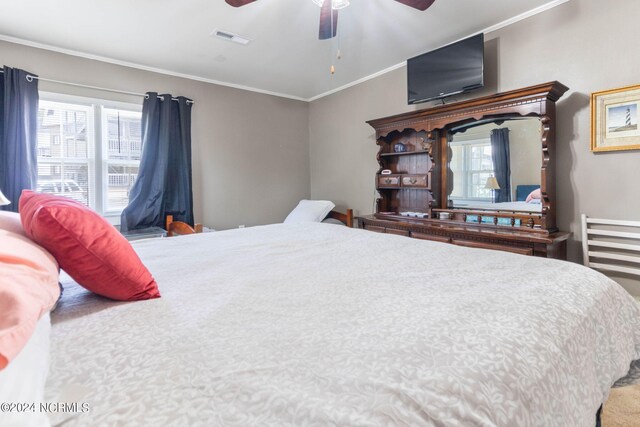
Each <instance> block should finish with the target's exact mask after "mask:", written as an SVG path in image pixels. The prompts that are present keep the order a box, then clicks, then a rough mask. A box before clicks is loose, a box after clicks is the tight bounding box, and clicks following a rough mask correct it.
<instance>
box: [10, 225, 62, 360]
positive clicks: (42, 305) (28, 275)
mask: <svg viewBox="0 0 640 427" xmlns="http://www.w3.org/2000/svg"><path fill="white" fill-rule="evenodd" d="M59 296H60V288H59V287H58V264H57V263H56V260H55V259H54V258H53V256H51V254H50V253H48V252H47V251H46V250H45V249H43V248H42V247H40V246H38V245H36V244H35V243H33V242H32V241H31V240H29V239H28V238H27V237H25V236H21V235H19V234H17V233H12V232H10V231H6V230H0V369H4V368H5V367H6V366H7V365H8V364H9V362H11V360H13V358H14V357H16V355H17V354H18V353H19V352H20V350H22V348H23V347H24V346H25V344H26V343H27V341H28V340H29V338H30V337H31V335H32V334H33V331H34V330H35V327H36V323H37V322H38V319H40V317H41V316H42V315H43V314H44V313H46V312H47V311H49V310H50V309H51V307H53V305H54V304H55V303H56V301H57V300H58V297H59Z"/></svg>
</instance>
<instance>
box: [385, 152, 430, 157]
mask: <svg viewBox="0 0 640 427" xmlns="http://www.w3.org/2000/svg"><path fill="white" fill-rule="evenodd" d="M410 154H429V152H428V151H427V150H421V151H405V152H402V153H380V156H381V157H387V156H389V157H391V156H408V155H410Z"/></svg>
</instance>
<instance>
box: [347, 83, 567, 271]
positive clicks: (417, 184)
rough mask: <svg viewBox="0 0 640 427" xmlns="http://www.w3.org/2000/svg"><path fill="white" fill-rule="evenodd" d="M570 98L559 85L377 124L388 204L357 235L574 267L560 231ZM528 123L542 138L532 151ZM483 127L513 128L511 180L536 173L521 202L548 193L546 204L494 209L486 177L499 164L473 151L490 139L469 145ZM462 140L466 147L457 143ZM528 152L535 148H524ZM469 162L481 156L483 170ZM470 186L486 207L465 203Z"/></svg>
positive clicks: (382, 190)
mask: <svg viewBox="0 0 640 427" xmlns="http://www.w3.org/2000/svg"><path fill="white" fill-rule="evenodd" d="M567 90H568V88H567V87H566V86H564V85H562V84H561V83H558V82H550V83H545V84H540V85H536V86H531V87H527V88H523V89H519V90H514V91H510V92H504V93H498V94H495V95H490V96H485V97H481V98H476V99H471V100H466V101H461V102H456V103H452V104H446V105H438V106H435V107H432V108H428V109H424V110H418V111H412V112H408V113H404V114H399V115H395V116H391V117H385V118H381V119H376V120H371V121H368V122H367V123H369V124H370V125H371V126H372V127H373V128H374V129H375V131H376V143H377V145H378V146H379V150H378V153H377V161H378V164H379V169H378V172H377V174H376V176H375V185H376V189H377V191H378V194H379V198H378V199H377V200H376V212H375V213H374V214H372V215H367V216H361V217H359V218H358V226H359V227H360V228H364V229H367V230H371V231H376V232H381V233H390V234H398V235H403V236H407V237H413V238H417V239H425V240H435V241H439V242H445V243H452V244H456V245H461V246H470V247H478V248H487V249H497V250H503V251H508V252H515V253H519V254H525V255H534V256H542V257H550V258H559V259H565V258H566V241H567V238H568V237H569V233H567V232H563V231H559V230H558V228H557V227H556V192H555V165H556V150H555V103H556V101H557V100H558V99H559V98H560V97H561V96H562V95H563V94H564V93H565V92H566V91H567ZM525 119H526V120H535V126H534V129H535V130H536V132H534V133H533V138H532V137H531V135H529V136H528V137H527V139H528V140H532V139H533V141H531V142H529V143H526V142H524V141H525V139H523V138H520V137H519V134H516V133H517V132H515V131H514V129H516V128H517V127H518V126H521V124H522V121H523V120H525ZM483 126H484V127H487V126H488V127H493V128H495V127H502V128H508V129H509V128H510V130H509V132H510V133H512V134H513V137H514V138H513V140H512V141H511V142H509V143H508V144H509V147H510V150H511V158H512V159H514V160H512V162H511V163H512V164H511V176H513V177H515V176H516V175H519V174H520V175H522V174H521V173H520V172H521V171H524V170H525V169H532V170H533V175H534V177H533V178H531V173H530V174H529V178H526V179H529V181H537V180H538V179H539V181H537V182H528V181H525V183H526V184H534V185H526V186H525V185H518V186H517V187H518V192H520V189H531V188H537V187H539V190H538V194H539V199H537V200H533V201H534V202H537V204H533V203H525V202H524V200H520V198H523V196H522V194H518V201H516V203H493V202H492V201H487V199H486V196H487V192H488V191H491V190H488V189H485V188H488V187H489V185H488V182H487V185H486V187H485V185H484V181H485V180H486V178H487V173H488V172H487V171H484V172H483V170H482V167H483V164H486V163H489V164H491V162H487V161H486V159H487V157H488V156H490V155H491V154H490V152H489V155H487V154H486V152H485V153H484V154H483V152H482V147H481V146H480V145H477V147H480V148H477V147H476V148H474V147H473V146H472V145H473V143H474V141H476V140H481V141H485V145H486V144H487V143H486V141H487V140H488V138H489V137H488V136H481V137H474V138H471V137H467V136H465V133H473V132H474V131H475V130H476V129H481V128H482V127H483ZM530 127H531V126H529V128H530ZM530 133H531V132H530ZM458 138H459V139H463V140H464V141H462V142H460V143H458V142H456V139H458ZM526 144H532V145H531V146H528V148H525V145H526ZM464 147H467V148H464ZM526 150H528V152H527V151H526ZM531 150H533V155H531V153H532V151H531ZM455 153H467V155H466V157H469V159H466V160H464V162H463V161H461V160H460V159H459V158H456V157H455V155H457V156H458V157H460V156H463V154H455ZM469 153H479V155H478V156H477V159H475V160H474V159H473V158H472V154H469ZM507 153H509V151H507ZM516 158H517V160H515V159H516ZM476 160H477V161H476ZM529 162H533V163H531V164H528V163H529ZM462 163H464V164H469V165H470V166H469V170H463V169H460V168H459V167H458V166H456V167H453V166H452V164H455V165H459V164H462ZM474 168H475V169H478V170H475V169H474ZM538 175H539V178H538ZM513 179H515V178H513ZM513 179H512V178H510V180H513ZM522 179H525V178H522ZM526 179H525V180H526ZM479 180H482V181H483V182H480V183H479ZM472 181H473V182H472ZM465 184H468V185H466V187H469V188H471V189H472V190H473V191H475V192H476V193H482V194H481V195H480V196H485V198H484V199H483V198H482V197H470V198H468V199H469V200H484V202H482V203H479V204H477V203H476V204H474V203H469V202H468V200H466V201H465V200H464V195H463V196H460V188H462V187H465ZM503 186H506V185H505V184H504V181H503ZM514 187H515V186H514ZM507 188H508V187H507ZM515 190H516V188H511V189H508V190H507V189H505V190H504V191H508V192H509V193H512V194H513V195H514V198H513V199H511V200H514V199H515V193H516V191H515ZM467 191H471V190H467ZM467 195H468V194H467ZM476 196H477V194H476ZM510 196H511V194H510ZM534 205H535V206H534Z"/></svg>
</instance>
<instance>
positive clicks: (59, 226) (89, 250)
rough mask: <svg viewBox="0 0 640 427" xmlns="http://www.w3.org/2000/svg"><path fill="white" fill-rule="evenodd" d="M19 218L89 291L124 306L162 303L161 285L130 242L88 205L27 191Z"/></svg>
mask: <svg viewBox="0 0 640 427" xmlns="http://www.w3.org/2000/svg"><path fill="white" fill-rule="evenodd" d="M20 217H21V218H22V225H23V227H24V230H25V232H26V233H27V236H29V237H30V238H31V239H33V240H34V241H35V242H37V243H39V244H40V245H42V246H43V247H44V248H45V249H47V250H48V251H49V252H51V253H52V254H53V256H54V257H56V259H57V260H58V263H59V264H60V267H61V268H62V269H63V270H64V271H66V272H67V273H69V275H70V276H71V277H73V278H74V279H75V280H76V281H77V282H78V283H79V284H80V285H82V286H84V287H85V288H87V289H89V290H90V291H92V292H95V293H96V294H99V295H102V296H105V297H107V298H111V299H114V300H122V301H133V300H143V299H149V298H158V297H160V292H159V291H158V285H157V284H156V281H155V280H154V279H153V277H152V276H151V273H150V272H149V270H147V268H146V267H145V266H144V265H143V264H142V261H140V258H138V255H137V254H136V253H135V251H134V250H133V248H132V247H131V245H130V244H129V242H128V241H127V239H125V238H124V237H123V236H122V234H120V233H119V232H118V230H116V229H115V227H114V226H112V225H111V224H109V223H108V222H107V220H105V219H104V218H103V217H101V216H100V215H98V214H97V213H96V212H95V211H93V210H91V209H89V208H88V207H86V206H84V205H83V204H81V203H79V202H76V201H74V200H71V199H68V198H66V197H61V196H52V195H49V194H40V193H35V192H33V191H28V190H25V191H23V192H22V196H21V197H20Z"/></svg>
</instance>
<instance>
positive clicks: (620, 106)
mask: <svg viewBox="0 0 640 427" xmlns="http://www.w3.org/2000/svg"><path fill="white" fill-rule="evenodd" d="M638 112H640V85H636V86H628V87H623V88H619V89H611V90H605V91H601V92H594V93H592V94H591V151H594V152H597V151H617V150H640V124H639V123H638V121H639V120H638Z"/></svg>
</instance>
